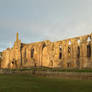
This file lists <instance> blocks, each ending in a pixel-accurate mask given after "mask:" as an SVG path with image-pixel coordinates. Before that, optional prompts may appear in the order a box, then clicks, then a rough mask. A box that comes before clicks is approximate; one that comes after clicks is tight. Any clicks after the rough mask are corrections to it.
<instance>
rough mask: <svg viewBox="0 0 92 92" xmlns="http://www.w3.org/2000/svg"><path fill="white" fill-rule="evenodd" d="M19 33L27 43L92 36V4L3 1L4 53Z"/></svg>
mask: <svg viewBox="0 0 92 92" xmlns="http://www.w3.org/2000/svg"><path fill="white" fill-rule="evenodd" d="M16 32H19V34H20V39H21V40H22V42H24V43H31V42H35V41H42V40H51V41H57V40H63V39H66V38H71V37H75V36H80V35H84V34H89V33H91V32H92V0H0V51H1V50H3V49H6V48H7V47H11V46H12V44H13V42H14V41H15V39H16V38H15V37H16Z"/></svg>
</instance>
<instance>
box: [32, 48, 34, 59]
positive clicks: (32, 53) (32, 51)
mask: <svg viewBox="0 0 92 92" xmlns="http://www.w3.org/2000/svg"><path fill="white" fill-rule="evenodd" d="M33 57H34V48H32V49H31V58H33Z"/></svg>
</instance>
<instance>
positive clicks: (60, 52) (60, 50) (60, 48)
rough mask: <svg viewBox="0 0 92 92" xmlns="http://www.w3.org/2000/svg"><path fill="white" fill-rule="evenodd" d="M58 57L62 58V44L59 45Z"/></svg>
mask: <svg viewBox="0 0 92 92" xmlns="http://www.w3.org/2000/svg"><path fill="white" fill-rule="evenodd" d="M59 59H62V46H61V45H60V46H59Z"/></svg>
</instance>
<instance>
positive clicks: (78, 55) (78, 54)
mask: <svg viewBox="0 0 92 92" xmlns="http://www.w3.org/2000/svg"><path fill="white" fill-rule="evenodd" d="M77 57H78V58H79V57H80V47H79V46H78V53H77Z"/></svg>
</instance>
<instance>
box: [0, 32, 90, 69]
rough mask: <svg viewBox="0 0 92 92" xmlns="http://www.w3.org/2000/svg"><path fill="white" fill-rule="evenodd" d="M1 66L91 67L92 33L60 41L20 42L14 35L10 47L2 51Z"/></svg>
mask: <svg viewBox="0 0 92 92" xmlns="http://www.w3.org/2000/svg"><path fill="white" fill-rule="evenodd" d="M2 58H3V59H2V63H1V67H2V68H20V67H32V66H35V67H39V66H40V67H41V66H43V67H52V68H54V67H60V68H92V34H89V35H84V36H80V37H75V38H70V39H66V40H62V41H57V42H51V41H49V40H46V41H42V42H35V43H31V44H24V43H21V40H19V38H18V33H17V35H16V41H15V43H14V46H13V47H12V48H8V49H7V50H5V51H3V52H2Z"/></svg>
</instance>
